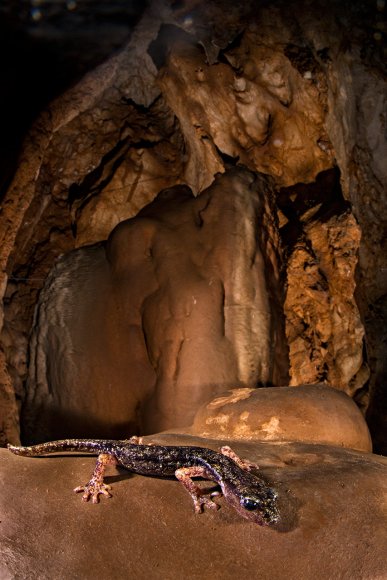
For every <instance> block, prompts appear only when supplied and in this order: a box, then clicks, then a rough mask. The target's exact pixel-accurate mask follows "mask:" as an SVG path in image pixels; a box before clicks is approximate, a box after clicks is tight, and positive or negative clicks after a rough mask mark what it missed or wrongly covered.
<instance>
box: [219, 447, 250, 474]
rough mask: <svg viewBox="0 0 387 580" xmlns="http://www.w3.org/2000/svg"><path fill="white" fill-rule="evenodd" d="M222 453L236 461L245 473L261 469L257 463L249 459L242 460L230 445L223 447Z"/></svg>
mask: <svg viewBox="0 0 387 580" xmlns="http://www.w3.org/2000/svg"><path fill="white" fill-rule="evenodd" d="M220 452H221V453H222V455H226V457H229V458H230V459H232V460H233V461H235V463H236V464H237V465H238V467H240V468H241V469H244V470H245V471H250V470H251V469H259V466H258V465H257V464H256V463H252V462H251V461H249V460H248V459H241V458H240V457H239V455H237V454H236V453H235V451H233V450H232V449H231V447H229V446H228V445H224V446H223V447H221V448H220Z"/></svg>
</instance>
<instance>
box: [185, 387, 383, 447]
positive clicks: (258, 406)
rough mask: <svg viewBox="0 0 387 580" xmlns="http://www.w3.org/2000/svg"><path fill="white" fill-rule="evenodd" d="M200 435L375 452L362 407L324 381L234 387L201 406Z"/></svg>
mask: <svg viewBox="0 0 387 580" xmlns="http://www.w3.org/2000/svg"><path fill="white" fill-rule="evenodd" d="M189 433H192V434H193V435H195V436H200V437H211V438H212V439H218V438H219V439H230V440H238V441H268V442H271V441H279V442H282V441H299V442H302V443H316V444H326V445H336V446H337V447H346V448H349V449H356V450H357V451H363V452H366V453H367V452H371V451H372V442H371V437H370V434H369V431H368V428H367V425H366V422H365V421H364V418H363V415H362V414H361V412H360V410H359V409H358V407H357V406H356V405H355V403H354V402H353V401H352V400H351V398H350V397H348V396H347V395H345V394H344V393H343V392H340V391H339V390H336V389H333V388H329V387H326V386H324V385H305V386H298V387H296V388H293V387H277V388H276V389H246V388H244V389H243V388H242V389H230V390H229V391H227V392H225V393H223V394H222V395H220V396H218V397H216V398H215V399H213V400H211V401H209V402H208V403H207V404H205V405H203V407H202V408H201V409H199V410H198V412H197V413H196V416H195V420H194V423H193V425H192V427H191V429H190V430H189Z"/></svg>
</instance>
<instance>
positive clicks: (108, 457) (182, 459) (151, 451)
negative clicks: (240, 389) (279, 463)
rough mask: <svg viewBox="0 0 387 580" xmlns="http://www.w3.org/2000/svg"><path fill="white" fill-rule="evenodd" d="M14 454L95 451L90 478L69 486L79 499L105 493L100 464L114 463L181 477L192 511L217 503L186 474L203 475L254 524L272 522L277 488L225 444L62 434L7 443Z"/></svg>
mask: <svg viewBox="0 0 387 580" xmlns="http://www.w3.org/2000/svg"><path fill="white" fill-rule="evenodd" d="M8 448H9V450H10V451H12V453H15V454H16V455H23V456H27V457H33V456H38V455H46V454H50V453H57V452H61V451H73V452H86V453H93V454H98V455H99V456H98V460H97V465H96V468H95V471H94V473H93V476H92V478H91V480H90V481H89V482H88V483H87V484H86V485H84V486H79V487H77V488H76V489H75V490H74V491H76V492H84V495H83V500H84V501H88V500H89V499H90V498H92V501H93V503H97V502H98V496H99V494H103V495H105V496H108V497H111V496H110V493H109V490H110V486H108V485H106V484H104V483H103V475H104V470H105V467H106V465H108V464H119V465H122V466H123V467H125V468H126V469H128V470H129V471H132V472H134V473H138V474H141V475H150V476H154V477H172V476H175V477H176V478H177V479H179V481H181V482H182V483H183V485H184V486H185V488H186V489H187V490H188V492H189V493H190V494H191V497H192V499H193V501H194V505H195V511H196V512H201V511H202V507H203V506H206V507H208V508H211V509H218V507H219V506H218V505H217V504H216V503H215V502H213V501H212V500H211V499H210V498H206V497H205V496H204V494H203V492H202V490H201V489H200V487H198V486H197V485H196V484H195V483H194V482H193V481H192V477H203V478H205V479H210V480H212V481H215V482H216V483H217V484H219V486H220V488H221V490H222V493H223V495H224V497H225V499H226V501H227V502H228V503H229V504H231V505H232V506H233V507H234V509H235V510H236V511H237V512H238V513H239V514H240V515H242V516H243V517H245V518H247V519H249V520H252V521H253V522H255V523H257V524H259V525H270V524H274V523H276V522H278V520H279V512H278V508H277V493H276V492H275V491H274V490H273V489H272V488H271V487H269V486H268V485H267V483H266V482H265V481H264V480H263V479H261V478H259V477H257V476H256V475H253V474H252V473H250V469H251V468H252V467H256V466H254V465H253V464H252V463H250V462H248V461H244V460H242V459H240V458H239V457H238V456H237V455H236V454H235V453H234V452H233V451H232V450H231V449H230V447H222V449H221V453H218V452H216V451H213V450H212V449H207V448H204V447H188V446H187V447H185V446H182V447H180V446H164V445H143V444H141V443H140V439H138V438H137V437H133V438H132V439H130V440H117V441H116V440H109V439H101V440H97V439H91V440H87V439H65V440H62V441H52V442H49V443H42V444H39V445H34V446H31V447H14V446H12V445H9V446H8Z"/></svg>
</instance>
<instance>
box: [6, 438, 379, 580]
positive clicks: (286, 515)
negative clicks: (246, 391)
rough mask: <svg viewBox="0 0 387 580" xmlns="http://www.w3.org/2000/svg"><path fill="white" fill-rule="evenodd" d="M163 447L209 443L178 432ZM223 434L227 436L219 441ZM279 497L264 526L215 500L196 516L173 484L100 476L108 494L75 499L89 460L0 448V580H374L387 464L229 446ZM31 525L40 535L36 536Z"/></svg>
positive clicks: (344, 454) (296, 449)
mask: <svg viewBox="0 0 387 580" xmlns="http://www.w3.org/2000/svg"><path fill="white" fill-rule="evenodd" d="M150 439H151V440H152V441H153V442H159V443H163V444H167V445H169V444H172V445H173V444H188V445H192V444H199V445H204V446H209V447H212V448H214V449H216V448H218V447H219V446H220V445H221V444H222V441H220V440H218V441H216V442H215V441H211V440H206V439H200V438H193V437H188V436H182V435H180V436H178V435H159V436H156V435H155V436H152V437H151V438H150ZM229 443H230V442H229V441H227V444H229ZM232 447H233V449H235V451H236V452H237V453H238V454H239V455H240V456H241V457H243V458H247V459H249V460H250V461H254V462H256V463H258V464H259V465H260V470H259V471H260V475H261V476H263V477H265V478H266V479H267V480H268V481H270V482H271V484H272V485H273V486H274V487H275V488H276V490H277V492H278V494H279V505H280V511H281V521H280V523H279V524H278V525H277V526H276V527H272V528H262V527H260V526H257V525H256V524H254V523H252V522H248V521H247V520H245V519H243V518H241V517H240V516H239V515H238V514H237V513H236V512H235V511H234V510H233V509H232V508H231V507H230V506H228V505H227V504H225V503H224V501H223V500H222V498H221V499H219V500H217V501H219V503H220V505H221V509H220V510H218V511H215V512H214V511H207V512H205V513H203V514H200V515H198V514H195V513H194V510H193V506H192V501H191V498H190V497H189V495H188V494H187V492H186V491H185V490H184V488H183V487H182V486H181V485H180V484H179V483H178V482H177V481H170V480H160V479H155V478H145V477H141V476H138V475H133V476H132V475H130V474H129V473H128V472H126V471H124V470H119V472H115V471H114V470H112V471H111V472H109V474H108V477H107V478H106V482H107V483H110V484H112V485H113V489H112V493H113V497H112V498H111V499H109V500H107V499H105V498H102V500H101V503H100V504H98V505H93V504H90V503H83V502H82V501H81V498H80V496H79V495H76V494H74V493H73V491H72V490H73V488H74V487H75V486H77V485H78V484H80V483H84V482H85V481H87V480H88V478H89V476H90V473H91V471H92V470H93V467H94V464H95V458H92V457H49V458H40V459H36V458H22V457H16V456H14V455H12V454H11V453H9V452H8V451H6V450H5V449H2V450H0V465H1V467H0V478H1V482H2V486H1V487H2V491H1V494H0V520H1V523H0V553H1V558H0V576H1V577H2V578H4V579H5V578H39V579H41V580H43V579H47V580H48V579H50V580H53V579H58V580H59V579H60V578H82V579H84V580H89V579H90V580H91V579H94V578H123V577H132V576H135V577H136V578H138V579H139V580H148V579H149V578H154V579H160V580H169V579H171V580H172V579H175V578H192V579H199V578H204V579H210V578H212V579H213V578H219V579H220V578H222V580H231V579H234V578H251V579H254V580H255V579H257V580H258V579H259V580H270V579H273V578H276V579H278V580H300V579H301V578H302V579H303V580H304V579H305V580H307V579H308V580H309V579H311V578H313V579H315V580H326V579H327V578H332V579H333V578H341V579H343V580H353V579H355V578H356V579H359V580H360V579H361V580H376V579H377V578H378V579H379V578H380V579H382V578H385V577H386V573H387V561H386V549H385V548H386V542H387V519H386V511H385V507H386V501H387V488H386V484H387V461H386V459H385V458H383V457H378V456H377V455H372V454H366V453H358V452H354V451H349V450H346V449H339V448H337V447H330V446H327V445H324V446H319V445H306V444H301V443H293V444H287V443H257V442H254V443H247V442H244V443H237V442H235V443H233V444H232ZM37 530H39V533H37Z"/></svg>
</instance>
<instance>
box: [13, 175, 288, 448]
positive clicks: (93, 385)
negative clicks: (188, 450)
mask: <svg viewBox="0 0 387 580" xmlns="http://www.w3.org/2000/svg"><path fill="white" fill-rule="evenodd" d="M272 196H273V191H272V187H271V184H270V181H269V180H268V179H266V178H265V177H264V176H260V175H258V176H255V175H254V174H253V173H251V172H249V171H246V170H243V169H233V170H230V171H228V172H226V173H224V174H221V175H219V176H218V177H217V178H216V180H215V182H214V183H213V184H212V185H211V186H210V187H209V188H208V189H206V190H205V191H203V192H202V193H201V194H200V195H198V196H197V197H194V196H193V194H192V192H191V191H190V189H189V188H188V187H186V186H175V187H173V188H169V189H167V190H163V191H162V192H161V193H160V194H159V195H158V196H157V198H156V199H155V200H154V201H153V202H152V203H151V204H150V205H148V206H146V207H145V208H143V209H142V210H141V212H140V213H139V214H138V215H137V217H136V218H133V219H131V220H127V221H123V222H122V223H121V224H120V225H119V226H117V228H115V229H114V230H113V232H112V234H111V235H110V237H109V240H108V242H107V245H106V248H105V245H102V244H97V245H94V246H88V247H84V248H80V249H79V250H75V251H73V252H71V253H70V254H68V255H66V256H65V257H64V258H63V259H61V260H59V262H58V263H57V265H56V266H55V267H54V269H53V270H52V272H51V273H50V275H49V278H48V281H47V284H46V286H45V288H44V289H43V291H42V293H41V296H40V299H39V303H38V308H37V312H36V317H35V323H34V332H33V337H32V347H31V357H30V371H29V384H28V398H27V401H26V404H25V406H24V413H23V424H24V435H25V436H26V437H27V438H28V440H33V441H38V440H46V439H55V438H63V437H70V436H72V435H74V434H76V435H78V436H82V435H83V436H94V437H96V436H98V434H99V436H103V437H116V438H123V437H125V436H127V434H128V433H133V432H136V431H138V429H139V428H141V429H142V430H143V429H145V430H146V431H147V432H152V431H153V432H154V431H157V430H160V429H166V428H170V427H178V426H188V425H190V424H191V423H192V420H193V417H194V414H195V412H196V410H197V408H198V407H199V406H200V405H201V404H202V403H203V402H204V401H205V400H207V399H208V398H209V397H211V396H214V395H215V394H216V393H219V392H220V391H223V390H224V389H225V388H226V387H228V386H232V385H233V386H235V385H240V386H249V387H255V386H257V385H258V384H260V385H270V384H281V383H285V384H286V382H287V360H288V358H287V352H286V348H285V344H286V341H285V334H284V325H283V319H282V318H281V317H282V311H281V303H280V294H279V292H278V288H279V287H280V248H279V247H278V241H279V238H278V231H277V229H276V226H275V222H274V221H273V219H272ZM276 288H277V290H276Z"/></svg>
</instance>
